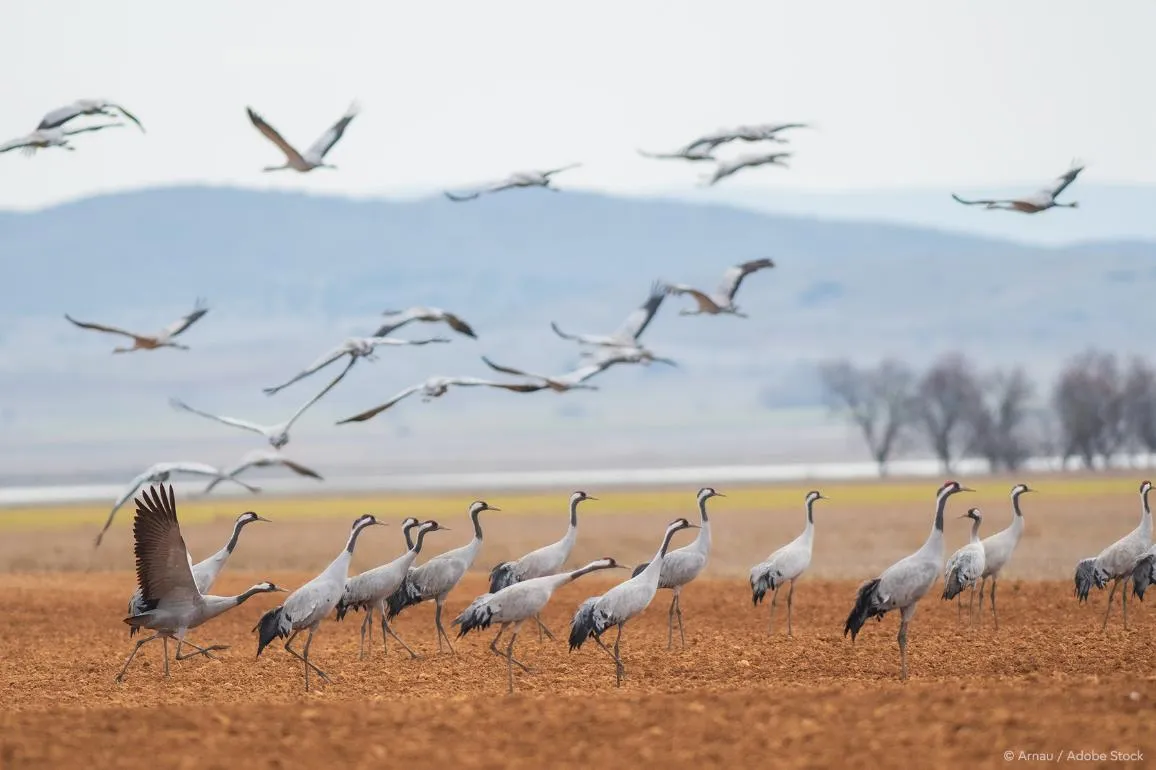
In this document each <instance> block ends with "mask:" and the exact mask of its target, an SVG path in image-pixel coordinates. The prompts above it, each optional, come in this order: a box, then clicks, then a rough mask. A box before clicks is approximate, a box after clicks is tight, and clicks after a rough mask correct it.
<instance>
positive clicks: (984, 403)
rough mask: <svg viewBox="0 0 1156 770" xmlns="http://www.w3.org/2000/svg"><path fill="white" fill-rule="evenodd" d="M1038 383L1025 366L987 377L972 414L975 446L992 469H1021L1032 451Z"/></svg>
mask: <svg viewBox="0 0 1156 770" xmlns="http://www.w3.org/2000/svg"><path fill="white" fill-rule="evenodd" d="M1034 394H1035V386H1034V385H1033V384H1032V382H1031V380H1030V379H1028V376H1027V374H1026V373H1025V372H1024V370H1023V369H1020V368H1016V369H1012V370H1010V371H995V372H992V373H991V374H989V375H987V376H986V377H984V378H983V382H982V384H981V385H980V396H979V400H978V402H977V404H976V408H975V409H974V410H973V411H972V412H971V413H970V414H969V415H968V421H969V423H970V431H971V438H972V442H973V443H972V447H973V448H974V449H975V451H976V452H977V453H978V454H979V455H980V456H981V457H983V458H984V459H985V460H987V462H988V466H989V467H990V468H991V470H992V472H995V471H999V470H1007V471H1014V470H1018V469H1019V468H1020V467H1021V466H1022V465H1023V463H1024V461H1025V460H1027V459H1028V458H1029V457H1030V456H1031V454H1032V444H1033V441H1032V439H1031V438H1030V436H1029V422H1030V419H1031V417H1032V411H1031V401H1032V397H1033V395H1034Z"/></svg>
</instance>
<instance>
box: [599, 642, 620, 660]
mask: <svg viewBox="0 0 1156 770" xmlns="http://www.w3.org/2000/svg"><path fill="white" fill-rule="evenodd" d="M594 641H596V642H598V646H599V647H601V648H602V649H603V650H605V651H606V654H607V655H609V656H610V657H611V658H612V659H614V660H617V658H615V657H614V653H613V652H611V651H610V648H609V647H607V646H606V644H605V643H604V642H603V641H602V639H600V638H599V637H597V636H596V637H594Z"/></svg>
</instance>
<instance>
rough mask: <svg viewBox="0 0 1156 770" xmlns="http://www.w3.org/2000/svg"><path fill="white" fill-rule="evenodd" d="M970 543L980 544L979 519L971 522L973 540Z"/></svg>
mask: <svg viewBox="0 0 1156 770" xmlns="http://www.w3.org/2000/svg"><path fill="white" fill-rule="evenodd" d="M968 542H970V543H978V542H979V519H975V520H974V521H972V522H971V540H969V541H968Z"/></svg>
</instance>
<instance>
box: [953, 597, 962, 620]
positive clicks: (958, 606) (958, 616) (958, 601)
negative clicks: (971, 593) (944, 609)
mask: <svg viewBox="0 0 1156 770" xmlns="http://www.w3.org/2000/svg"><path fill="white" fill-rule="evenodd" d="M955 622H956V623H962V622H963V591H960V592H959V593H957V594H956V595H955Z"/></svg>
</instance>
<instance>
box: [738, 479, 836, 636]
mask: <svg viewBox="0 0 1156 770" xmlns="http://www.w3.org/2000/svg"><path fill="white" fill-rule="evenodd" d="M829 499H830V498H828V497H824V496H823V495H822V494H821V493H820V492H819V491H818V490H817V489H812V490H811V491H810V492H808V493H807V497H806V498H805V500H804V504H805V505H806V509H807V524H806V526H804V527H803V534H801V535H799V536H798V537H796V538H795V539H794V540H792V541H791V542H789V543H787V544H786V545H784V546H783V547H782V548H780V549H779V550H777V551H775V552H774V553H772V554H771V555H770V556H768V557H767V559H766V561H764V562H763V563H761V564H756V565H755V566H754V567H752V568H751V601H752V602H753V603H754V605H755V606H756V607H757V606H759V602H761V601H762V600H763V597H764V596H765V595H766V593H767V591H772V592H773V594H772V596H771V610H770V618H769V620H768V622H767V633H768V634H769V633H772V632H773V631H774V623H775V606H776V605H777V604H778V602H779V589H780V588H782V586H783V584H784V583H787V582H790V584H791V590H789V591H788V592H787V637H788V638H789V637H791V636H793V634H792V633H791V603H792V599H793V598H794V596H795V581H796V580H798V579H799V576H800V575H802V574H803V573H804V572H805V571H806V569H807V567H809V566H811V548H812V547H813V545H814V542H815V510H814V509H815V502H816V501H818V500H829Z"/></svg>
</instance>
